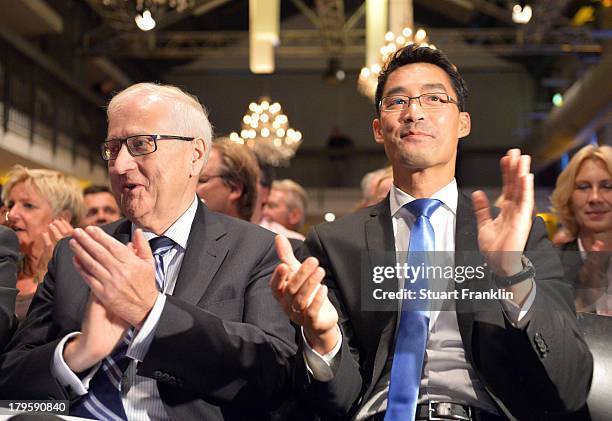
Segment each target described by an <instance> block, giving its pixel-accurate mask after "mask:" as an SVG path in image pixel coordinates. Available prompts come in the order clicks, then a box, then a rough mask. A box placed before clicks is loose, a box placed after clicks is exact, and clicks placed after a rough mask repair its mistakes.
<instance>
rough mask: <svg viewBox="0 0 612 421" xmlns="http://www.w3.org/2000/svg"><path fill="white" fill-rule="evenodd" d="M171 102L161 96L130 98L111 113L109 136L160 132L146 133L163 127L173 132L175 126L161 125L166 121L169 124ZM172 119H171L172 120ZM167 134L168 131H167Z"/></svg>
mask: <svg viewBox="0 0 612 421" xmlns="http://www.w3.org/2000/svg"><path fill="white" fill-rule="evenodd" d="M169 105H170V104H168V103H167V102H163V101H161V99H160V98H153V99H152V98H151V97H150V96H145V97H143V98H138V97H134V98H130V99H128V100H126V102H125V103H124V104H122V106H121V107H120V108H118V109H117V110H116V111H115V112H114V113H111V114H110V115H109V119H108V138H112V137H124V136H130V135H134V134H158V133H145V132H149V131H150V130H151V129H163V130H162V131H165V132H168V133H170V132H172V129H173V127H161V126H164V123H165V122H168V123H167V124H168V126H170V125H171V123H170V122H169V121H168V120H169V119H168V116H169V115H170V106H169ZM170 121H171V120H170ZM166 134H167V133H166Z"/></svg>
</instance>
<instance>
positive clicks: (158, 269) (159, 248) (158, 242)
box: [149, 236, 175, 292]
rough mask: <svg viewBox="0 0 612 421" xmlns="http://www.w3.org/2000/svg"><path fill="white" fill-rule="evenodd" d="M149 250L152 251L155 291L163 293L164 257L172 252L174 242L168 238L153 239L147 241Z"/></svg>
mask: <svg viewBox="0 0 612 421" xmlns="http://www.w3.org/2000/svg"><path fill="white" fill-rule="evenodd" d="M149 244H150V245H151V250H152V251H153V257H154V258H155V282H157V289H159V290H160V291H162V292H163V291H164V287H165V286H166V273H165V271H164V261H163V258H164V255H165V254H166V253H168V252H169V251H170V250H172V247H174V244H175V243H174V241H172V240H171V239H169V238H168V237H163V236H162V237H155V238H152V239H151V240H149Z"/></svg>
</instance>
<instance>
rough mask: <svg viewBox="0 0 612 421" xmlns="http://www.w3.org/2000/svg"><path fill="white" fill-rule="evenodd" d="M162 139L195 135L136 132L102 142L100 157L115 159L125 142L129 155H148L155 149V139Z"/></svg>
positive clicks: (175, 138)
mask: <svg viewBox="0 0 612 421" xmlns="http://www.w3.org/2000/svg"><path fill="white" fill-rule="evenodd" d="M162 139H174V140H184V141H191V140H193V139H195V137H185V136H172V135H167V134H137V135H134V136H128V137H125V138H123V139H110V140H107V141H106V142H102V144H101V145H100V153H101V155H102V159H103V160H105V161H110V160H112V159H117V156H118V155H119V151H120V150H121V146H123V144H124V143H125V145H126V146H127V149H128V152H129V153H130V155H132V156H141V155H148V154H150V153H153V152H155V151H156V150H157V141H158V140H162Z"/></svg>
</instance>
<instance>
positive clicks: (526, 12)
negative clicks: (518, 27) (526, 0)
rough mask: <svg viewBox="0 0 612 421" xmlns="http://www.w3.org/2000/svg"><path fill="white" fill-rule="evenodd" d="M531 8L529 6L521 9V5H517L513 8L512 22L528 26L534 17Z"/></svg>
mask: <svg viewBox="0 0 612 421" xmlns="http://www.w3.org/2000/svg"><path fill="white" fill-rule="evenodd" d="M532 13H533V12H532V10H531V6H529V5H528V4H527V5H525V7H521V5H520V4H515V5H514V7H512V21H513V22H514V23H521V24H526V23H528V22H529V21H530V20H531V15H532Z"/></svg>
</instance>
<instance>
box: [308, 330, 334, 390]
mask: <svg viewBox="0 0 612 421" xmlns="http://www.w3.org/2000/svg"><path fill="white" fill-rule="evenodd" d="M336 329H337V330H338V334H339V338H338V342H337V343H336V345H335V346H334V348H333V349H332V350H331V351H329V352H328V353H327V354H325V355H321V354H319V353H318V352H317V351H315V350H314V349H312V348H311V347H310V345H309V344H308V341H307V340H306V337H305V336H304V328H301V332H302V341H303V343H304V351H303V356H304V362H305V363H306V368H307V369H308V372H309V373H310V374H311V375H312V377H313V378H314V379H315V380H318V381H320V382H328V381H330V380H331V379H333V378H334V376H335V370H334V368H335V367H337V365H338V359H339V358H340V356H339V355H338V352H339V351H340V348H341V347H342V332H341V331H340V328H339V327H338V325H336Z"/></svg>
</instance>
